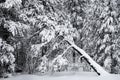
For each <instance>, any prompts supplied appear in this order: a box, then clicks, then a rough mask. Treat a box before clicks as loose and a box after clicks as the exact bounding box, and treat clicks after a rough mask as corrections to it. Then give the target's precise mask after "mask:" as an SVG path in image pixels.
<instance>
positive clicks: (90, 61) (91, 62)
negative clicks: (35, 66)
mask: <svg viewBox="0 0 120 80" xmlns="http://www.w3.org/2000/svg"><path fill="white" fill-rule="evenodd" d="M63 41H66V42H68V44H70V47H68V48H67V49H66V50H68V49H69V48H73V49H75V50H76V51H78V53H79V54H80V55H81V56H82V58H84V59H85V60H86V61H87V63H88V64H89V65H90V66H91V68H92V69H93V70H94V71H95V72H96V73H97V74H98V75H106V74H109V73H108V72H106V71H105V70H104V69H103V68H102V67H101V66H100V65H99V64H97V63H96V62H95V61H94V60H93V59H92V58H91V57H90V56H89V55H88V54H87V53H86V52H85V51H84V50H83V49H81V48H79V47H78V46H77V45H75V44H74V43H73V42H70V41H68V40H66V39H65V40H63ZM66 50H65V51H64V52H63V53H62V54H60V55H58V56H57V57H56V58H54V59H53V60H52V64H53V63H54V62H55V61H56V60H57V59H58V58H59V57H62V56H63V55H64V54H65V53H66Z"/></svg>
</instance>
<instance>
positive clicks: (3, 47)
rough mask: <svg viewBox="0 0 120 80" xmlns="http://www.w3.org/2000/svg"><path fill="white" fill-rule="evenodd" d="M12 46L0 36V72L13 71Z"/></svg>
mask: <svg viewBox="0 0 120 80" xmlns="http://www.w3.org/2000/svg"><path fill="white" fill-rule="evenodd" d="M13 52H14V48H13V47H12V46H11V45H9V44H7V43H6V42H5V41H3V40H2V39H1V38H0V69H1V71H0V73H6V72H8V71H9V72H14V68H15V64H14V62H15V57H14V54H13Z"/></svg>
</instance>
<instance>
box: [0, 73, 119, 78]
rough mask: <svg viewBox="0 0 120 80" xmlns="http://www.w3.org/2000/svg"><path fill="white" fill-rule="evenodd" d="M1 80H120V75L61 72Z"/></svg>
mask: <svg viewBox="0 0 120 80" xmlns="http://www.w3.org/2000/svg"><path fill="white" fill-rule="evenodd" d="M0 80H120V75H113V74H110V75H106V76H105V75H104V76H98V75H97V74H96V73H95V72H59V73H54V74H52V75H51V74H48V75H45V76H40V75H27V74H26V75H19V76H14V77H11V78H6V79H0Z"/></svg>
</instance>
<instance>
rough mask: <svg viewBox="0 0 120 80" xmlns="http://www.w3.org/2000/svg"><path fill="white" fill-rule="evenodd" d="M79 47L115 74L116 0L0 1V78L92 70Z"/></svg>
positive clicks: (119, 36)
mask: <svg viewBox="0 0 120 80" xmlns="http://www.w3.org/2000/svg"><path fill="white" fill-rule="evenodd" d="M71 45H72V47H71ZM79 48H80V49H81V50H84V51H85V52H86V53H87V54H88V55H89V56H90V58H91V59H93V60H94V61H95V62H96V64H99V65H100V66H101V67H102V68H103V69H105V71H107V72H108V73H110V74H120V1H119V0H0V77H3V76H7V74H15V73H26V74H35V73H37V72H40V73H41V74H45V73H48V72H50V73H51V74H52V73H54V72H62V71H79V70H80V69H82V70H83V71H87V72H92V71H93V70H92V69H91V67H90V66H92V65H91V64H89V61H86V60H87V58H86V56H81V54H79V50H80V49H79ZM86 53H85V54H86ZM87 62H88V63H87ZM91 63H92V62H91ZM92 67H93V69H94V66H92Z"/></svg>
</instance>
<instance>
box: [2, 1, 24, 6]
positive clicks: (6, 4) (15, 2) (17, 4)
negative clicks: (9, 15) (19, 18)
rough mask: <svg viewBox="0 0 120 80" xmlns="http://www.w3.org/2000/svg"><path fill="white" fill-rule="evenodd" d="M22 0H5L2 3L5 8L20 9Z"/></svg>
mask: <svg viewBox="0 0 120 80" xmlns="http://www.w3.org/2000/svg"><path fill="white" fill-rule="evenodd" d="M21 3H22V0H6V1H5V3H4V7H5V8H12V7H20V6H21Z"/></svg>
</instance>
